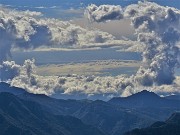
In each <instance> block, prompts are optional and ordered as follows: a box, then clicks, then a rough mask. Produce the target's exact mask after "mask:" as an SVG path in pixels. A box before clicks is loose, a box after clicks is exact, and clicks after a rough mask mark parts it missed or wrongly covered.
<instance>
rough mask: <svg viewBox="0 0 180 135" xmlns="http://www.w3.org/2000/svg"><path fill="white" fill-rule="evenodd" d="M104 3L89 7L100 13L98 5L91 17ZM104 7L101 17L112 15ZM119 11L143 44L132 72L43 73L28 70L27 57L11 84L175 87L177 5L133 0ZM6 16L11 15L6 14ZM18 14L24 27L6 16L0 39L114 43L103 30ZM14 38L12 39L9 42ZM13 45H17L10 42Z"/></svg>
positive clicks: (62, 89) (86, 90)
mask: <svg viewBox="0 0 180 135" xmlns="http://www.w3.org/2000/svg"><path fill="white" fill-rule="evenodd" d="M110 7H111V6H110ZM106 8H107V6H106ZM106 8H98V7H96V8H95V9H98V13H101V11H100V10H102V17H101V15H100V17H99V18H97V19H94V20H95V21H100V20H102V21H105V19H106V17H105V18H103V17H104V16H106V12H104V10H105V9H106ZM107 9H108V10H107V11H108V12H107V15H108V17H107V20H109V19H115V18H111V17H112V16H111V15H110V13H111V12H112V10H110V11H109V9H113V8H107ZM92 11H93V10H92ZM11 14H12V13H11ZM93 16H94V15H93ZM123 16H124V17H125V18H129V19H131V23H132V25H133V27H134V28H135V30H136V34H137V37H138V38H137V42H140V45H143V46H144V50H143V55H142V56H143V63H144V64H143V65H142V67H140V68H139V70H138V71H137V73H136V74H135V75H132V76H130V77H127V76H121V75H120V76H116V77H111V76H107V77H93V76H92V77H87V76H78V75H70V76H65V77H58V76H50V77H43V76H38V75H37V74H35V72H32V71H34V70H33V67H34V64H33V62H30V61H26V62H25V64H24V65H23V66H22V67H23V68H20V74H15V76H14V78H13V79H12V81H11V84H12V85H15V86H18V87H23V88H26V89H27V90H28V91H30V92H33V93H44V94H48V95H51V94H53V93H54V92H59V93H62V94H76V93H80V94H81V93H83V94H86V95H95V94H102V95H103V94H109V95H122V96H127V95H129V94H132V93H135V92H137V91H139V90H140V89H144V88H147V89H150V90H152V91H155V92H157V93H174V92H179V88H180V86H179V80H180V79H179V77H176V76H175V74H174V69H175V68H176V67H177V66H179V64H180V63H179V60H178V59H179V58H178V57H179V55H180V51H179V47H178V46H176V43H178V42H179V40H180V38H179V37H180V30H179V28H180V11H179V10H177V9H174V8H170V7H163V6H160V5H157V4H155V3H151V2H139V3H138V4H133V5H129V6H128V7H126V8H125V9H124V12H123ZM9 17H10V18H12V15H11V16H9ZM13 17H14V16H13ZM16 17H17V16H16ZM18 17H19V16H18ZM22 18H23V20H22V24H23V23H25V24H26V23H27V24H26V26H29V27H30V28H28V30H27V27H25V28H24V29H25V30H22V32H17V29H16V25H14V24H17V23H14V21H15V22H16V21H17V20H16V19H14V18H13V19H7V18H6V19H3V21H1V23H2V24H1V25H0V26H1V29H0V30H1V31H2V33H3V34H4V38H5V37H8V40H6V42H5V43H7V44H8V45H9V42H7V41H11V40H12V39H14V38H15V39H16V42H17V40H18V41H21V42H19V43H22V44H18V46H19V45H22V46H23V47H24V48H31V47H37V46H38V45H39V43H42V44H47V45H50V44H48V43H49V41H51V43H54V44H55V45H70V46H72V45H75V46H81V45H85V44H88V45H89V44H95V45H98V44H100V45H103V44H104V43H113V42H114V43H113V44H115V42H116V40H114V37H113V36H112V35H110V34H108V33H104V32H100V31H87V30H85V29H82V28H81V27H79V26H75V25H71V24H70V23H68V22H60V21H59V20H55V19H38V20H37V19H36V18H28V20H30V21H28V22H27V21H25V20H26V17H25V16H23V17H22ZM118 19H120V18H118ZM4 22H5V23H4ZM17 22H18V21H17ZM30 22H31V23H30ZM29 23H30V25H29ZM12 24H13V25H12ZM37 26H38V27H37ZM4 28H5V29H4ZM31 28H32V29H31ZM9 30H10V31H9ZM87 32H88V34H87ZM12 33H13V34H12ZM21 33H23V35H22V34H21ZM9 34H10V35H9ZM32 35H35V37H36V36H37V37H42V39H41V38H40V39H39V38H38V41H36V40H35V39H36V38H35V37H33V36H32ZM39 35H40V36H39ZM18 36H19V37H18ZM17 37H18V38H17ZM32 37H33V38H32ZM4 38H1V40H0V42H2V41H4ZM34 38H35V39H34ZM9 39H10V40H9ZM22 39H23V40H22ZM30 39H31V40H30ZM44 39H45V40H44ZM16 42H13V45H14V44H15V43H16ZM117 42H119V41H117ZM25 43H26V44H25ZM27 43H28V44H27ZM15 46H17V45H16V44H15ZM3 47H4V46H3ZM6 47H7V46H6ZM19 47H21V46H19ZM9 48H11V47H9ZM9 48H8V49H7V50H9ZM26 65H27V66H26ZM30 65H33V66H30ZM2 67H3V65H2ZM18 67H19V66H18ZM27 67H28V70H27ZM29 71H31V72H29ZM11 78H12V77H11ZM170 88H171V89H170Z"/></svg>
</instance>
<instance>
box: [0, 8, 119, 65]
mask: <svg viewBox="0 0 180 135" xmlns="http://www.w3.org/2000/svg"><path fill="white" fill-rule="evenodd" d="M41 16H42V14H41V13H40V12H32V11H16V10H10V9H7V8H4V7H2V6H0V18H1V19H0V33H1V37H0V50H1V56H0V62H2V61H3V60H7V56H10V51H11V50H12V49H17V48H19V49H22V50H23V49H35V48H39V47H42V46H45V47H47V48H62V47H65V48H87V47H93V46H96V45H97V46H101V45H109V44H110V45H112V44H113V42H114V39H115V37H114V36H113V35H111V34H109V33H107V32H102V31H100V30H97V29H93V30H88V29H85V28H82V27H80V26H77V25H75V24H71V23H69V22H67V21H60V20H58V19H48V18H42V17H41ZM119 43H120V44H119ZM119 43H118V45H119V46H122V45H121V41H120V42H119Z"/></svg>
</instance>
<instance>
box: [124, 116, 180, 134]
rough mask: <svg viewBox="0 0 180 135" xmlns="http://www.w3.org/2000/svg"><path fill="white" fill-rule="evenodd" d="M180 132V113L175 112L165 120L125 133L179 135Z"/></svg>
mask: <svg viewBox="0 0 180 135" xmlns="http://www.w3.org/2000/svg"><path fill="white" fill-rule="evenodd" d="M179 134H180V113H174V114H173V115H172V116H171V117H170V118H169V119H168V120H167V121H165V122H156V123H154V124H152V125H151V126H150V127H147V128H143V129H134V130H132V131H130V132H128V133H126V134H125V135H179Z"/></svg>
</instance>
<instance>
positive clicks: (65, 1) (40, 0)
mask: <svg viewBox="0 0 180 135" xmlns="http://www.w3.org/2000/svg"><path fill="white" fill-rule="evenodd" d="M137 1H138V0H0V3H1V4H5V5H16V6H62V7H64V8H69V7H78V6H80V3H84V5H88V4H90V3H94V4H97V5H101V4H115V5H116V4H120V5H121V6H127V5H129V4H132V3H137ZM149 1H153V2H156V3H158V4H160V5H165V6H173V7H176V8H180V2H179V0H149Z"/></svg>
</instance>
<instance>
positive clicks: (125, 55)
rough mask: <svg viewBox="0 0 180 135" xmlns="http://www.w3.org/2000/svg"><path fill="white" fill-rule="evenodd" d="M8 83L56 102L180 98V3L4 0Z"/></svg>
mask: <svg viewBox="0 0 180 135" xmlns="http://www.w3.org/2000/svg"><path fill="white" fill-rule="evenodd" d="M0 34H1V37H0V78H1V81H5V82H7V83H10V84H11V85H13V86H17V87H21V88H25V89H26V90H27V91H28V92H32V93H35V94H36V93H38V94H46V95H49V96H53V97H56V98H65V99H67V98H75V99H83V98H88V99H93V100H94V99H102V100H108V99H110V98H112V97H114V96H129V95H131V94H134V93H136V92H139V91H141V90H143V89H147V90H149V91H153V92H155V93H157V94H159V95H171V94H176V93H179V88H180V86H179V84H180V83H179V82H180V77H179V75H180V71H179V66H180V53H179V48H180V2H179V0H151V1H149V2H147V1H141V2H140V1H139V2H138V1H137V0H121V1H117V0H98V1H97V0H36V1H35V0H26V1H23V0H13V1H12V0H0Z"/></svg>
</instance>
